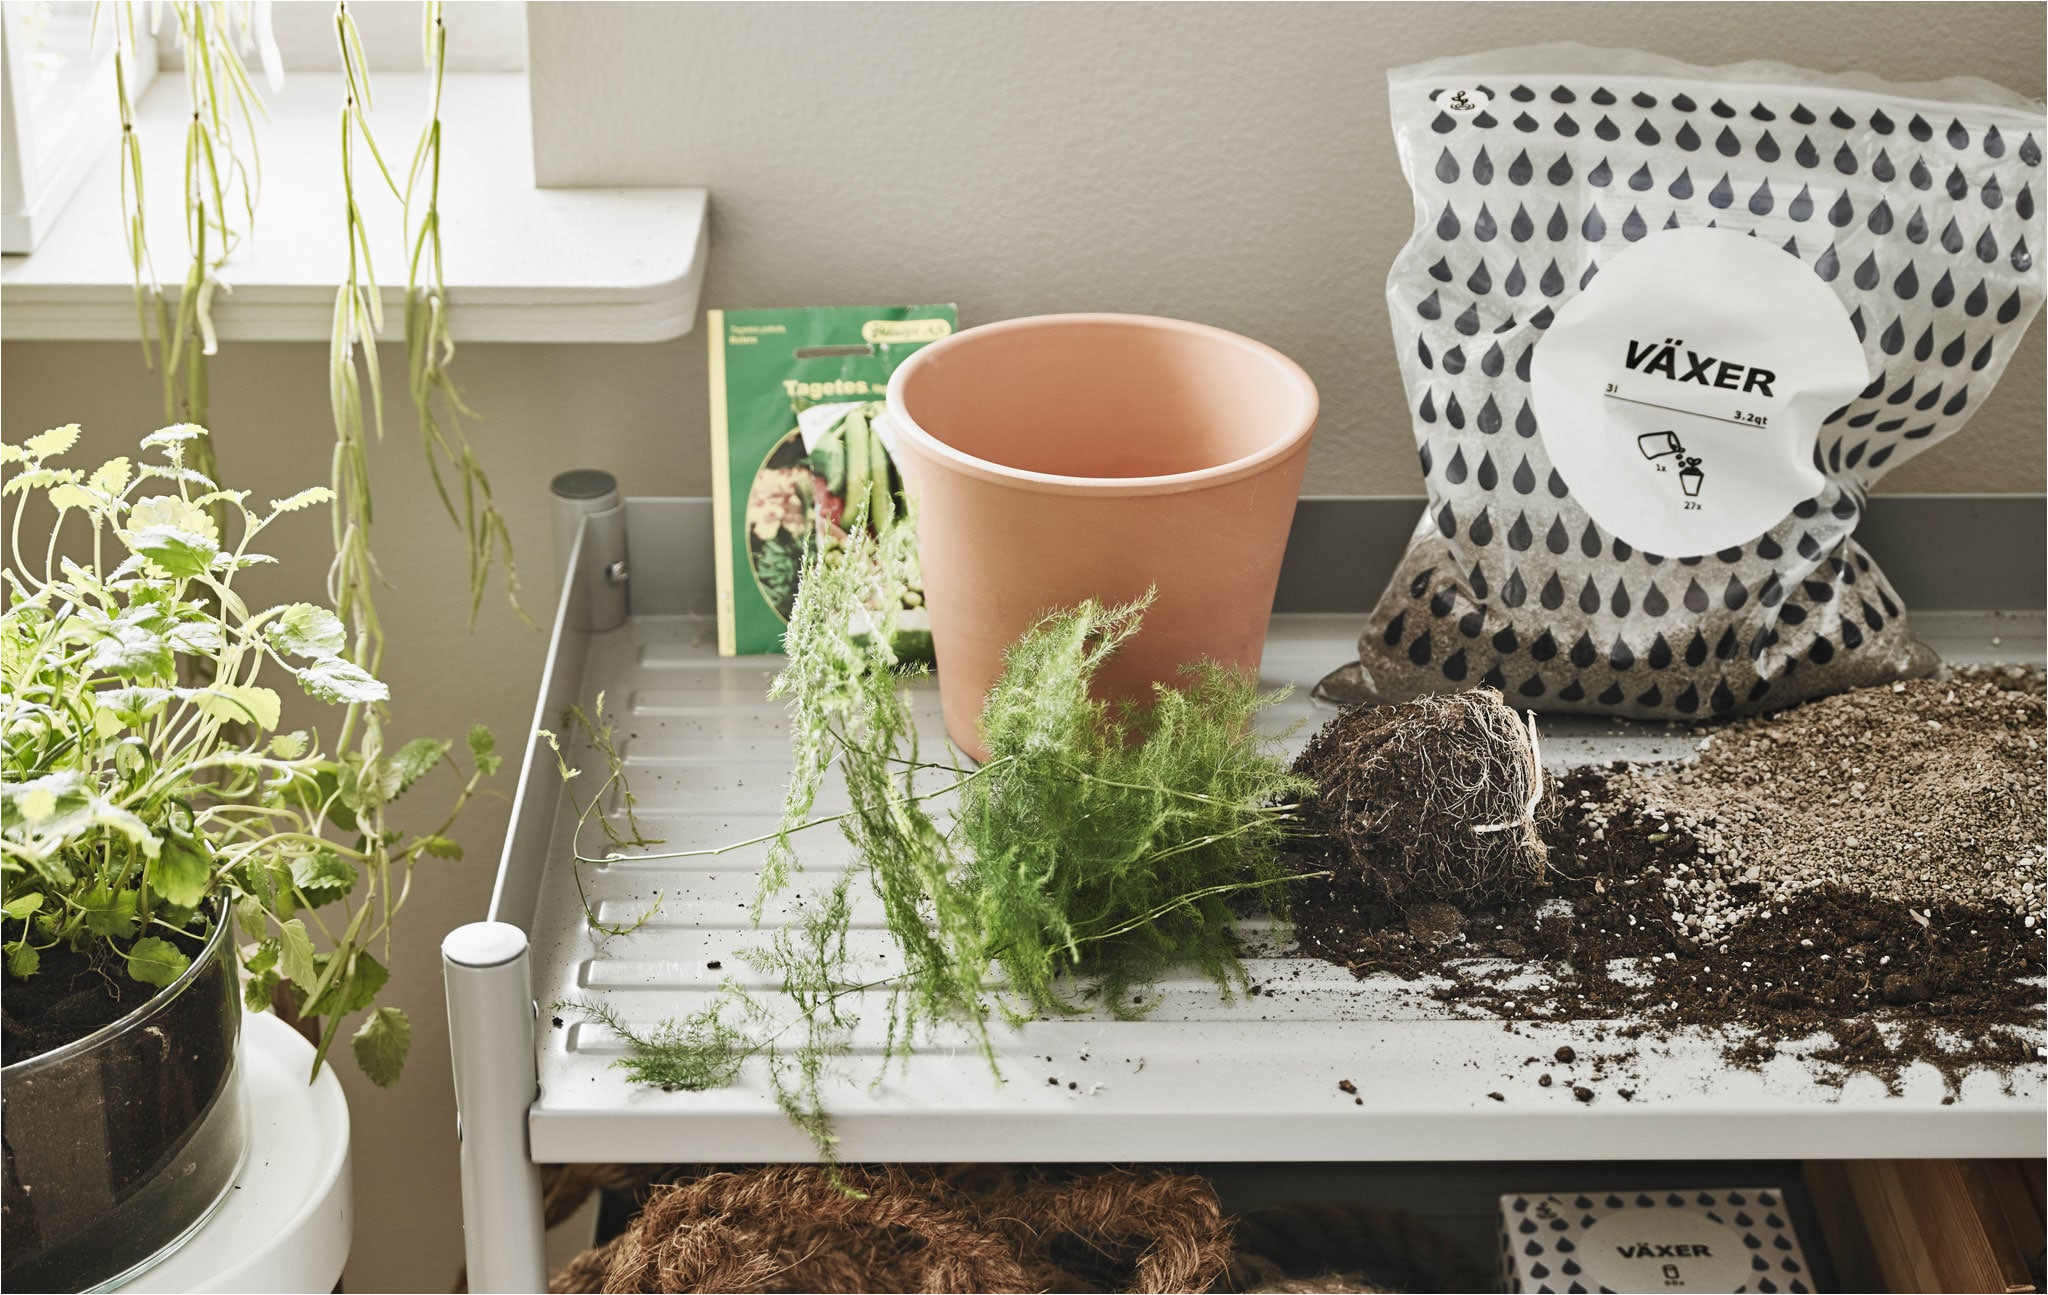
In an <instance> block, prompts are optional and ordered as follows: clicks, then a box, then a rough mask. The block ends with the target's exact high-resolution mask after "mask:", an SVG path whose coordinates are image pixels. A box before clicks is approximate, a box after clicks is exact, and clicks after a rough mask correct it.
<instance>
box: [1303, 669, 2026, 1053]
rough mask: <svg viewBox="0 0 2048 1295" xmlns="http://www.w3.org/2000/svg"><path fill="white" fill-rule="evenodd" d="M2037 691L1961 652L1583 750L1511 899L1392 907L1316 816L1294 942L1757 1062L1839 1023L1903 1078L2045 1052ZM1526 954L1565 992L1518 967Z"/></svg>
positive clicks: (1462, 993)
mask: <svg viewBox="0 0 2048 1295" xmlns="http://www.w3.org/2000/svg"><path fill="white" fill-rule="evenodd" d="M2042 695H2043V686H2042V676H2041V674H2040V673H2039V672H2038V671H2027V670H2010V669H1982V670H1958V671H1956V672H1955V673H1954V675H1953V676H1952V677H1951V678H1950V679H1948V680H1947V681H1945V682H1936V681H1917V682H1911V683H1906V684H1901V685H1891V686H1884V687H1879V688H1875V689H1867V690H1862V691H1860V692H1857V693H1852V694H1847V695H1845V696H1842V697H1836V698H1829V699H1826V700H1822V701H1818V702H1814V703H1810V704H1808V705H1807V706H1804V707H1801V708H1799V709H1797V710H1794V711H1790V712H1785V713H1784V714H1782V715H1780V716H1774V717H1767V718H1762V719H1755V720H1746V721H1740V722H1736V723H1731V724H1727V725H1723V726H1720V727H1717V728H1715V729H1713V730H1712V731H1711V732H1710V733H1708V734H1707V735H1706V739H1705V741H1706V752H1705V754H1703V755H1702V757H1701V758H1700V759H1699V760H1697V761H1695V762H1692V763H1689V764H1685V765H1679V766H1668V767H1662V768H1645V769H1627V768H1622V769H1612V770H1586V771H1581V772H1579V773H1576V774H1574V775H1572V776H1571V777H1569V778H1568V779H1566V780H1564V782H1563V784H1562V786H1561V787H1559V788H1557V789H1555V790H1554V793H1553V802H1552V805H1551V806H1550V807H1549V809H1548V812H1546V813H1545V814H1543V815H1541V816H1540V821H1541V822H1542V825H1543V834H1544V840H1545V844H1546V846H1547V852H1548V877H1547V881H1546V884H1545V885H1544V886H1543V887H1541V888H1539V889H1537V890H1534V891H1531V892H1530V893H1529V894H1528V895H1526V896H1525V897H1523V898H1521V899H1517V900H1512V901H1508V902H1506V903H1499V904H1493V905H1486V904H1474V903H1466V904H1462V905H1455V906H1454V905H1451V904H1447V903H1443V902H1441V901H1439V902H1433V903H1411V904H1408V905H1405V906H1404V905H1400V904H1396V903H1391V902H1389V901H1388V899H1387V897H1386V891H1385V886H1384V885H1383V884H1382V883H1381V882H1379V881H1378V880H1376V879H1374V878H1371V877H1370V876H1368V875H1361V873H1360V871H1359V870H1358V869H1357V868H1355V867H1348V866H1347V865H1348V864H1349V862H1350V860H1349V857H1348V853H1342V852H1339V851H1337V850H1333V849H1331V848H1329V847H1327V846H1325V847H1322V848H1317V847H1316V846H1315V844H1314V841H1313V838H1304V839H1303V840H1302V841H1301V842H1300V843H1299V844H1298V845H1297V847H1296V848H1297V850H1298V852H1299V853H1298V855H1297V863H1298V864H1299V866H1300V868H1301V870H1302V871H1304V872H1310V871H1319V870H1329V871H1332V872H1334V873H1335V874H1336V875H1334V876H1332V877H1329V878H1326V879H1316V878H1304V879H1303V880H1302V881H1301V882H1300V883H1299V884H1298V886H1297V888H1296V891H1295V894H1294V898H1293V909H1294V916H1295V920H1296V923H1297V927H1296V930H1297V938H1298V939H1299V940H1300V943H1301V945H1302V947H1303V948H1304V950H1306V951H1307V952H1310V953H1313V954H1315V955H1317V956H1321V957H1324V958H1328V959H1329V960H1331V961H1334V962H1338V963H1341V964H1343V965H1345V966H1348V967H1350V968H1351V969H1352V970H1353V971H1354V972H1355V973H1356V974H1358V975H1360V976H1368V975H1373V974H1378V973H1392V974H1395V975H1400V976H1403V977H1408V978H1414V977H1418V976H1423V975H1434V976H1437V977H1440V978H1441V979H1442V980H1443V981H1444V983H1443V985H1442V986H1441V987H1439V988H1438V989H1437V990H1436V993H1437V995H1438V997H1440V998H1442V999H1443V1000H1445V1001H1447V1002H1450V1003H1454V1004H1458V1005H1462V1006H1464V1007H1467V1008H1469V1009H1472V1010H1474V1011H1475V1012H1480V1013H1484V1014H1489V1015H1499V1016H1503V1017H1507V1018H1510V1019H1541V1020H1552V1021H1581V1022H1586V1023H1588V1025H1589V1033H1590V1032H1591V1030H1592V1026H1593V1023H1596V1022H1599V1023H1612V1022H1619V1023H1621V1024H1622V1026H1623V1032H1624V1033H1628V1034H1633V1033H1635V1032H1638V1031H1641V1030H1643V1029H1653V1030H1657V1031H1660V1032H1662V1031H1668V1030H1670V1029H1674V1028H1679V1027H1702V1028H1706V1029H1709V1030H1715V1031H1718V1032H1719V1033H1720V1034H1721V1035H1722V1037H1723V1038H1724V1040H1726V1041H1727V1042H1726V1047H1727V1051H1728V1055H1729V1058H1730V1059H1731V1060H1733V1061H1736V1062H1740V1063H1749V1064H1755V1063H1758V1062H1761V1061H1762V1060H1765V1059H1767V1058H1768V1057H1770V1056H1771V1055H1773V1054H1774V1053H1775V1052H1776V1050H1777V1048H1778V1046H1779V1045H1780V1044H1783V1043H1785V1042H1788V1041H1791V1040H1796V1039H1804V1038H1807V1037H1810V1036H1812V1035H1815V1034H1824V1035H1827V1036H1830V1037H1831V1038H1832V1039H1833V1043H1832V1045H1830V1046H1827V1047H1825V1048H1823V1049H1822V1050H1821V1051H1819V1052H1817V1053H1815V1054H1814V1055H1815V1056H1817V1057H1818V1058H1819V1059H1821V1060H1823V1061H1828V1062H1833V1063H1836V1065H1838V1066H1839V1067H1841V1068H1842V1072H1843V1073H1846V1072H1847V1071H1852V1070H1868V1071H1871V1072H1873V1073H1876V1074H1878V1075H1879V1076H1881V1077H1883V1078H1884V1079H1886V1080H1887V1081H1888V1082H1892V1083H1896V1082H1897V1079H1898V1076H1899V1074H1900V1072H1901V1071H1902V1070H1903V1068H1904V1067H1905V1066H1906V1065H1907V1064H1909V1063H1911V1062H1913V1061H1916V1060H1921V1061H1927V1062H1930V1063H1931V1064H1933V1065H1935V1066H1936V1067H1938V1068H1939V1069H1941V1070H1942V1071H1943V1072H1944V1073H1945V1074H1946V1075H1947V1076H1948V1078H1949V1080H1950V1082H1951V1084H1955V1083H1958V1082H1959V1081H1960V1078H1961V1076H1962V1075H1963V1074H1965V1073H1967V1072H1968V1071H1969V1070H1971V1069H1973V1068H1976V1067H1978V1066H1991V1067H1994V1068H1999V1069H2009V1068H2010V1067H2012V1066H2013V1065H2017V1064H2021V1063H2025V1062H2028V1061H2030V1060H2032V1059H2033V1056H2034V1051H2033V1048H2032V1047H2031V1045H2030V1044H2029V1043H2028V1042H2027V1041H2026V1039H2025V1038H2024V1037H2023V1036H2022V1035H2020V1034H2018V1033H2016V1032H2015V1031H2014V1030H2013V1028H2012V1027H2015V1026H2032V1027H2036V1028H2038V1027H2039V1026H2040V1024H2041V1022H2042V994H2041V991H2040V989H2039V988H2038V987H2037V986H2036V985H2033V984H2030V983H2028V981H2029V979H2030V978H2032V977H2038V976H2040V975H2042V974H2043V956H2042V940H2041V931H2040V929H2039V928H2040V921H2039V917H2038V912H2039V900H2040V895H2041V891H2040V889H2039V888H2038V887H2039V882H2038V876H2037V875H2036V874H2037V873H2038V869H2039V866H2040V864H2039V861H2040V859H2041V855H2042V851H2043V832H2044V829H2043V817H2044V810H2043V766H2042V751H2041V736H2042ZM1345 718H1347V717H1340V718H1339V720H1337V721H1333V723H1342V722H1344V719H1345ZM1317 749H1318V748H1316V747H1315V746H1311V748H1310V750H1309V751H1308V752H1307V753H1305V755H1304V761H1303V764H1302V765H1301V766H1300V768H1301V771H1302V772H1304V773H1307V774H1309V775H1310V776H1311V777H1315V778H1317V779H1318V781H1319V782H1321V781H1322V780H1323V779H1324V778H1325V777H1328V776H1336V775H1335V772H1334V771H1326V770H1324V769H1322V768H1321V767H1319V766H1318V765H1317V763H1316V762H1315V760H1314V759H1313V758H1312V757H1313V756H1315V754H1316V751H1317ZM1324 749H1330V748H1327V747H1326V748H1324ZM1531 963H1540V964H1542V966H1543V969H1544V970H1545V971H1546V973H1547V974H1548V975H1549V977H1550V984H1549V986H1548V988H1547V989H1544V990H1540V991H1534V992H1532V991H1531V990H1530V989H1529V988H1528V987H1527V985H1526V984H1523V985H1522V986H1521V987H1519V988H1514V987H1510V982H1511V981H1512V980H1514V979H1515V978H1516V977H1519V976H1522V975H1523V974H1524V973H1526V971H1527V970H1528V968H1529V965H1530V964H1531ZM1601 1028H1602V1029H1603V1030H1604V1026H1603V1027H1601Z"/></svg>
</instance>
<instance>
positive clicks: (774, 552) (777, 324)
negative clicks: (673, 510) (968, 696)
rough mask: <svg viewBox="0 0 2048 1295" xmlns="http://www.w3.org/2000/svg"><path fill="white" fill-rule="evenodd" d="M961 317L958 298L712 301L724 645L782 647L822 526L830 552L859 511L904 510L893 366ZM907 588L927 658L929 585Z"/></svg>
mask: <svg viewBox="0 0 2048 1295" xmlns="http://www.w3.org/2000/svg"><path fill="white" fill-rule="evenodd" d="M954 324H955V314H954V309H953V307H952V306H873V307H861V306H844V307H834V306H826V307H816V308H807V309H794V310H712V311H707V312H706V320H705V332H706V333H707V334H709V340H710V345H711V384H710V385H711V478H712V489H713V493H714V504H715V508H714V512H715V515H716V526H717V535H716V537H715V542H716V546H717V557H718V650H719V651H720V652H721V653H723V654H724V655H726V656H733V655H735V654H743V653H756V652H780V651H781V650H782V633H783V630H784V629H785V628H787V626H788V624H789V613H790V609H791V607H792V606H794V604H795V602H796V587H797V576H798V572H799V571H800V570H801V568H802V565H803V556H804V549H805V546H806V545H807V544H809V543H810V540H811V532H812V530H813V529H814V528H816V527H820V526H822V527H823V529H824V544H825V550H826V560H827V561H830V560H831V554H832V551H833V549H834V547H835V546H836V545H837V544H838V543H839V542H840V541H841V540H843V539H844V537H845V535H846V531H845V527H846V526H848V525H851V524H853V522H854V519H855V518H858V517H865V518H866V519H867V525H868V526H869V527H870V528H877V527H887V526H891V525H894V524H895V523H896V522H897V520H898V519H900V518H901V517H903V516H904V514H905V511H906V508H905V501H904V497H903V480H902V477H901V476H900V475H899V474H898V472H897V471H896V467H895V464H893V463H892V462H891V461H890V459H889V455H888V453H887V451H886V450H884V449H883V448H882V442H881V440H880V438H879V437H877V436H876V435H875V432H874V428H873V426H872V424H873V422H874V419H875V417H876V415H878V414H879V413H881V411H882V403H883V398H884V396H885V394H886V393H887V391H888V387H889V375H890V374H891V373H894V372H895V371H896V366H897V365H899V364H901V363H903V361H904V360H905V359H907V358H908V357H909V356H910V355H911V354H912V353H913V352H914V351H916V350H917V349H918V348H919V347H920V346H924V345H926V344H928V343H931V342H936V341H937V340H939V339H940V338H942V337H945V336H946V335H948V334H949V333H951V332H952V331H953V327H954ZM906 602H907V603H908V604H909V605H908V607H907V608H906V612H905V616H904V618H903V619H904V625H905V628H904V630H903V631H901V632H899V635H898V642H897V644H896V648H897V653H898V655H899V656H905V657H909V658H922V659H927V660H928V659H929V658H930V654H931V634H930V631H929V629H924V628H920V626H919V622H920V621H921V620H922V619H923V609H922V606H921V604H922V602H923V595H922V592H921V591H917V590H913V591H912V592H910V593H909V594H907V595H906Z"/></svg>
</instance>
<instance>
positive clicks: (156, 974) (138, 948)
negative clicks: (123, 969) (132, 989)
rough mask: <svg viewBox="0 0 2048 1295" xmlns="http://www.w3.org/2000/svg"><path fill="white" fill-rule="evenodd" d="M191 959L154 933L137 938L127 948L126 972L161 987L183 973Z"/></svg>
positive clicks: (147, 983) (190, 963) (189, 964)
mask: <svg viewBox="0 0 2048 1295" xmlns="http://www.w3.org/2000/svg"><path fill="white" fill-rule="evenodd" d="M191 965H192V959H191V958H189V957H187V956H186V955H185V953H184V951H183V950H182V949H180V948H178V946H176V945H175V944H172V943H171V942H170V941H169V940H165V939H161V938H159V937H157V936H154V935H147V936H144V937H143V938H142V939H140V940H137V941H136V942H135V943H134V944H133V945H132V946H130V948H129V950H128V974H129V975H130V976H133V977H134V978H135V979H137V980H139V981H141V982H142V983H143V984H145V985H155V986H156V987H157V988H159V989H162V988H163V987H164V986H166V985H168V984H170V983H171V982H172V981H174V980H176V979H177V978H178V977H180V976H182V975H184V974H185V968H187V967H189V966H191Z"/></svg>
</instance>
